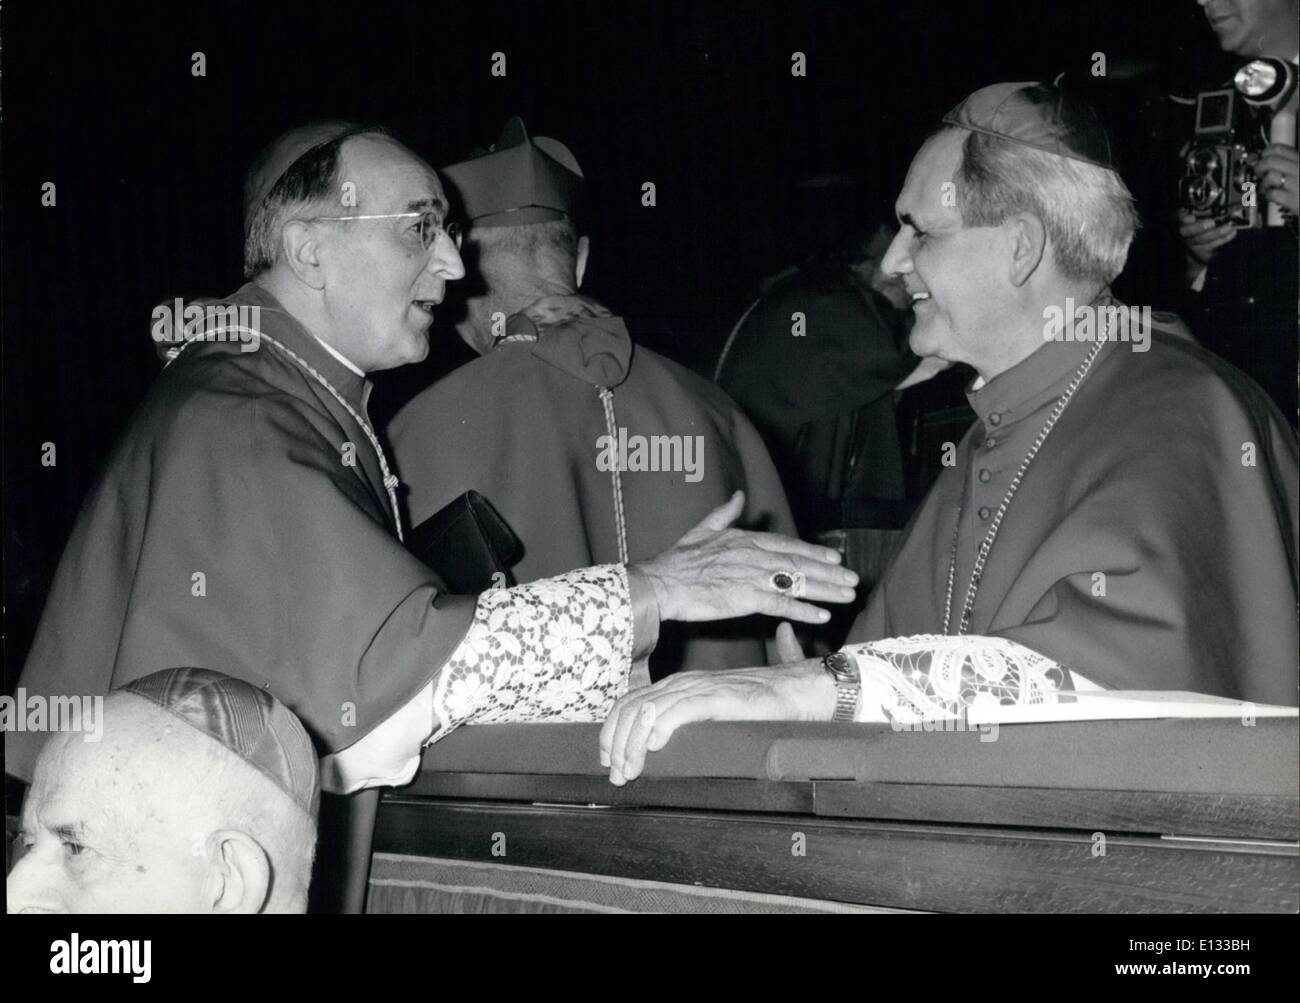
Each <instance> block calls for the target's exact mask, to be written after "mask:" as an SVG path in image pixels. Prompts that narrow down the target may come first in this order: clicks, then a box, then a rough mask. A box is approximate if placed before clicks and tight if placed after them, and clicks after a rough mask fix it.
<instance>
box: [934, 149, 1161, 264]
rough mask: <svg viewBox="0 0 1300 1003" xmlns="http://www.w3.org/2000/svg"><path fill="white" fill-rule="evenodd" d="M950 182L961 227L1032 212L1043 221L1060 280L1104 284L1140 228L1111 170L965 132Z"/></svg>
mask: <svg viewBox="0 0 1300 1003" xmlns="http://www.w3.org/2000/svg"><path fill="white" fill-rule="evenodd" d="M956 182H957V205H958V207H959V208H960V210H961V217H962V222H963V223H964V224H965V225H966V226H997V225H998V224H999V223H1002V222H1003V221H1004V220H1006V218H1007V217H1008V216H1010V215H1011V214H1012V213H1017V212H1031V213H1033V214H1034V215H1035V216H1037V217H1038V218H1039V219H1041V220H1042V221H1043V226H1044V227H1045V228H1046V230H1047V236H1048V239H1049V240H1050V242H1051V246H1052V254H1053V256H1054V259H1055V261H1056V266H1057V268H1059V269H1060V271H1061V274H1062V275H1064V276H1065V277H1066V278H1068V279H1073V280H1076V281H1095V282H1099V283H1101V284H1103V285H1104V284H1108V283H1110V282H1111V281H1112V280H1114V278H1115V276H1117V275H1119V273H1120V272H1122V271H1123V270H1124V262H1125V261H1126V260H1127V259H1128V249H1129V245H1130V244H1131V243H1132V242H1133V234H1134V233H1135V232H1136V231H1137V228H1138V225H1139V224H1138V215H1137V209H1136V208H1135V207H1134V204H1133V195H1132V193H1131V192H1130V191H1129V190H1128V187H1127V186H1126V185H1125V184H1124V182H1123V180H1121V179H1120V176H1119V174H1117V173H1116V172H1115V171H1112V170H1108V169H1106V168H1104V167H1097V166H1095V165H1093V164H1088V163H1084V162H1083V161H1081V160H1074V159H1072V158H1070V157H1062V156H1058V155H1056V154H1054V153H1048V152H1046V151H1044V150H1038V149H1035V148H1034V147H1032V146H1026V145H1025V144H1023V143H1015V142H1011V141H1009V140H1005V139H1000V138H998V137H996V136H990V135H987V134H985V133H982V132H971V133H970V134H969V135H968V136H967V137H966V141H965V143H964V144H963V146H962V164H961V167H960V169H959V170H958V171H957V175H956Z"/></svg>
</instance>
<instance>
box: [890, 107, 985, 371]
mask: <svg viewBox="0 0 1300 1003" xmlns="http://www.w3.org/2000/svg"><path fill="white" fill-rule="evenodd" d="M967 135H969V133H967V132H966V131H965V130H961V129H945V130H943V131H942V132H940V133H938V134H937V135H935V136H933V137H931V138H930V139H929V140H927V141H926V143H925V145H924V146H922V147H921V149H920V151H919V152H918V153H917V155H916V157H915V159H913V161H912V166H911V168H910V169H909V170H908V172H907V180H906V182H905V183H904V185H903V190H902V192H901V193H900V194H899V196H898V200H897V202H895V205H894V209H895V211H896V213H897V214H898V220H899V224H900V229H899V231H898V233H897V234H896V235H895V237H894V240H893V242H892V243H891V244H890V245H889V250H888V251H887V252H886V253H885V258H884V260H883V261H882V262H881V270H882V271H883V272H884V273H885V274H886V275H889V276H898V277H899V278H900V279H901V280H902V282H903V284H904V286H905V287H906V289H907V291H908V294H909V295H910V297H911V299H912V311H913V315H914V318H915V323H914V324H913V326H912V332H911V335H910V336H909V339H908V343H909V345H910V346H911V348H912V351H914V352H915V353H916V354H917V355H921V356H937V357H938V358H941V359H944V360H946V361H948V362H966V363H969V364H970V365H973V366H975V367H976V369H980V368H981V362H982V361H983V360H984V359H985V358H986V357H988V355H989V354H990V353H989V348H990V344H991V340H992V339H996V338H997V337H998V335H999V333H1000V326H999V325H1000V323H1002V322H1004V321H1005V318H1006V316H1007V312H1008V309H1007V296H1006V294H1007V292H1008V291H1009V290H1008V280H1007V268H1006V261H1007V257H1008V247H1007V243H1006V239H1005V234H1004V232H1003V228H1002V227H997V226H992V227H967V226H965V224H963V222H962V217H961V212H960V211H959V210H958V208H957V204H956V201H957V199H956V181H955V177H956V174H957V170H958V168H959V167H960V166H961V160H962V143H963V142H964V141H965V139H966V136H967Z"/></svg>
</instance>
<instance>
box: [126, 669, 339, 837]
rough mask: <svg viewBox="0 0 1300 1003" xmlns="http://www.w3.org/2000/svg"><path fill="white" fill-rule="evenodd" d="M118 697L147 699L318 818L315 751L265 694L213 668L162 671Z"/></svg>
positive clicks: (291, 719)
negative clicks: (223, 750)
mask: <svg viewBox="0 0 1300 1003" xmlns="http://www.w3.org/2000/svg"><path fill="white" fill-rule="evenodd" d="M120 692H124V693H130V694H131V695H132V696H136V697H140V698H141V699H143V700H148V701H149V702H150V703H152V704H154V705H155V706H158V707H161V708H162V709H163V710H165V711H166V712H167V713H169V714H171V715H173V716H174V717H176V718H179V719H180V720H181V721H184V722H185V723H186V724H188V725H189V726H190V727H192V728H195V729H197V730H198V731H201V732H203V734H205V735H207V736H208V737H209V738H212V739H215V740H216V741H217V742H220V743H221V744H222V745H223V746H224V747H225V748H227V749H229V750H230V751H231V752H233V753H234V754H235V755H236V756H238V757H239V758H240V759H242V760H243V761H244V762H246V763H248V764H249V765H250V766H252V767H253V768H254V769H256V770H258V771H259V772H260V773H262V774H263V775H265V776H266V777H267V778H268V779H270V780H271V782H272V783H274V784H275V785H276V786H277V787H279V788H280V789H281V790H282V791H284V792H285V793H286V794H288V795H289V797H290V798H292V799H293V801H294V803H295V804H297V805H298V806H299V807H301V808H302V809H303V810H304V811H306V812H308V813H310V814H311V815H312V816H313V817H314V816H315V815H316V810H317V808H318V807H319V804H320V779H319V772H318V766H317V763H316V750H315V748H314V747H313V746H312V742H311V738H309V737H308V735H307V730H306V729H305V728H304V727H303V726H302V722H301V721H299V720H298V718H297V716H296V715H295V714H294V713H293V711H291V710H290V709H289V708H288V707H286V706H285V705H284V704H282V703H280V701H279V700H277V699H276V698H275V697H273V696H271V694H270V693H268V692H266V690H262V689H258V688H257V687H256V686H252V685H250V684H248V683H246V682H244V681H243V680H241V679H234V678H232V677H231V676H227V675H223V674H222V673H220V672H213V671H212V670H211V669H163V670H162V671H160V672H154V673H151V674H150V675H147V676H144V677H143V678H141V679H137V680H135V681H134V682H130V683H127V684H126V685H125V686H123V687H121V690H120Z"/></svg>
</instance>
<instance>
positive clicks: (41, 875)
mask: <svg viewBox="0 0 1300 1003" xmlns="http://www.w3.org/2000/svg"><path fill="white" fill-rule="evenodd" d="M5 900H6V901H5V908H6V911H7V912H10V913H19V912H67V909H65V908H64V905H63V898H62V896H60V895H59V891H58V883H57V878H56V876H55V874H54V872H53V868H52V867H51V866H50V865H49V864H48V863H45V862H43V861H42V859H41V857H40V855H39V854H36V853H30V852H29V853H28V854H27V855H26V856H24V857H23V858H22V859H21V860H20V861H18V863H16V864H15V865H14V868H13V870H12V871H10V872H9V879H8V881H6V882H5Z"/></svg>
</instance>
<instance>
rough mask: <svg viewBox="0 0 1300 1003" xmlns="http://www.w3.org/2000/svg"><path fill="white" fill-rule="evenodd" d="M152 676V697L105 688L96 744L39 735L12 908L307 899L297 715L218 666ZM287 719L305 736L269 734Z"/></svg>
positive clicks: (311, 805) (220, 905) (278, 905)
mask: <svg viewBox="0 0 1300 1003" xmlns="http://www.w3.org/2000/svg"><path fill="white" fill-rule="evenodd" d="M178 673H185V674H188V675H183V676H178V675H177V674H178ZM196 673H197V674H198V675H195V674H196ZM164 677H165V678H164ZM159 679H161V680H162V682H163V684H164V685H159V686H154V687H153V689H152V690H151V691H146V692H147V693H148V694H149V695H141V694H138V693H132V692H129V691H122V690H119V691H117V692H115V693H112V694H110V695H109V696H108V698H107V699H106V700H105V701H104V734H103V739H102V740H101V741H99V742H85V741H83V740H82V738H81V736H80V735H77V734H71V733H59V734H54V735H51V737H50V738H49V740H48V741H47V742H46V744H45V747H44V749H43V750H42V752H41V756H40V759H39V760H38V762H37V765H36V772H35V777H34V780H33V783H32V788H31V790H30V791H29V792H28V795H27V800H26V802H25V804H24V806H23V819H22V824H23V844H24V846H25V847H26V851H27V852H26V854H25V856H23V857H22V859H21V860H20V861H19V862H18V864H17V865H16V866H15V867H14V869H13V871H12V872H11V873H10V875H9V881H8V888H7V894H8V908H9V911H10V912H21V911H34V912H41V911H53V912H73V913H78V912H155V913H157V912H187V913H193V912H236V913H237V912H302V911H303V910H304V909H305V908H306V900H307V886H308V883H309V880H310V876H311V860H312V853H313V850H314V846H315V837H316V820H315V811H314V809H315V799H316V791H317V789H318V788H317V778H316V773H315V761H314V756H313V754H312V753H311V752H310V744H309V743H307V742H306V734H305V732H301V725H300V724H298V722H297V720H296V719H294V718H292V715H291V714H290V712H289V711H287V710H286V709H285V708H283V707H282V706H280V705H278V704H275V703H268V701H271V698H270V697H269V696H268V695H266V694H262V693H259V691H257V690H256V689H255V688H253V687H250V686H248V685H247V684H245V683H241V682H238V681H237V680H232V679H228V678H227V677H223V676H219V675H218V674H217V673H209V672H204V671H203V670H169V672H168V673H156V674H155V675H154V676H150V677H146V679H145V680H141V682H142V683H149V682H150V681H154V680H159ZM178 682H179V683H180V685H177V683H178ZM160 700H161V702H160ZM205 705H206V706H205ZM268 706H269V707H273V708H278V713H277V715H275V716H270V715H267V714H265V713H263V711H264V709H265V708H266V707H268ZM232 709H233V713H231V711H232ZM282 715H287V717H284V716H282ZM259 718H260V719H261V720H259ZM288 720H291V721H292V728H296V729H297V732H301V734H297V733H292V734H290V735H289V737H288V739H287V741H283V740H281V739H280V738H279V737H278V736H276V735H275V734H274V732H275V731H276V730H277V729H278V730H280V731H285V730H291V729H286V727H285V724H284V722H285V721H288ZM213 722H215V725H213V724H212V723H213ZM304 750H306V751H305V752H304ZM285 776H292V777H294V778H296V779H294V780H293V781H292V782H291V783H286V782H285V781H284V779H283V778H284V777H285ZM295 792H298V794H299V796H295Z"/></svg>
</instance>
